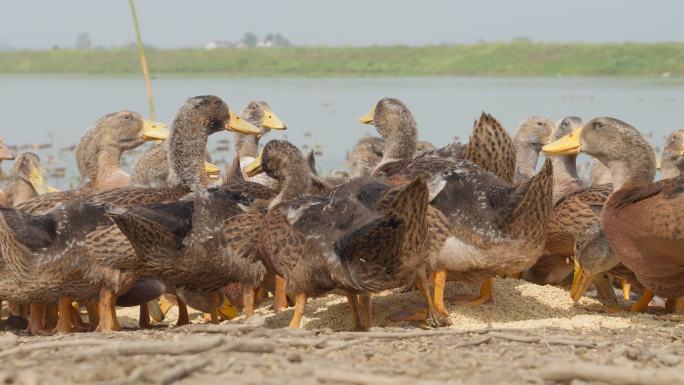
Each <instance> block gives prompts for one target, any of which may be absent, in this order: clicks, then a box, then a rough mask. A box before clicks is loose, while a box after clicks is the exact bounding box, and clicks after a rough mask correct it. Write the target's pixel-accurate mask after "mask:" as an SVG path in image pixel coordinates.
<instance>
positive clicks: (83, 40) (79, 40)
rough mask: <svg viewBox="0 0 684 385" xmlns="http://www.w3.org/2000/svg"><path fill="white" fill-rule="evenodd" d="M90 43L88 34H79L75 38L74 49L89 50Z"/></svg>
mask: <svg viewBox="0 0 684 385" xmlns="http://www.w3.org/2000/svg"><path fill="white" fill-rule="evenodd" d="M90 46H91V41H90V36H89V35H88V32H81V33H79V34H78V36H77V37H76V48H77V49H90Z"/></svg>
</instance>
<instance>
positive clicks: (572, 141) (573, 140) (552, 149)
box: [542, 128, 582, 155]
mask: <svg viewBox="0 0 684 385" xmlns="http://www.w3.org/2000/svg"><path fill="white" fill-rule="evenodd" d="M581 134H582V128H576V129H575V130H574V131H573V132H571V133H569V134H567V135H565V136H564V137H562V138H560V139H558V140H556V141H555V142H551V143H549V144H547V145H545V146H544V147H542V151H543V152H544V154H546V155H575V154H579V153H580V135H581Z"/></svg>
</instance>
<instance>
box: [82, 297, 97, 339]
mask: <svg viewBox="0 0 684 385" xmlns="http://www.w3.org/2000/svg"><path fill="white" fill-rule="evenodd" d="M85 308H86V311H87V312H88V324H89V327H88V331H91V332H92V331H95V329H96V328H97V325H98V324H99V323H100V314H99V312H98V311H97V302H95V301H88V302H86V304H85Z"/></svg>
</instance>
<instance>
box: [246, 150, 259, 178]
mask: <svg viewBox="0 0 684 385" xmlns="http://www.w3.org/2000/svg"><path fill="white" fill-rule="evenodd" d="M263 154H264V153H263V152H262V153H261V154H259V156H257V158H256V159H254V161H252V163H250V164H248V165H247V167H245V174H247V176H248V177H250V178H251V177H253V176H256V175H259V174H261V173H262V172H264V168H263V167H261V158H262V156H263Z"/></svg>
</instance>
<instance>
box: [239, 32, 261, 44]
mask: <svg viewBox="0 0 684 385" xmlns="http://www.w3.org/2000/svg"><path fill="white" fill-rule="evenodd" d="M242 42H243V43H244V44H245V45H246V46H247V47H256V45H257V43H258V42H259V38H258V37H257V35H255V34H253V33H251V32H247V33H246V34H245V36H243V37H242Z"/></svg>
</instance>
